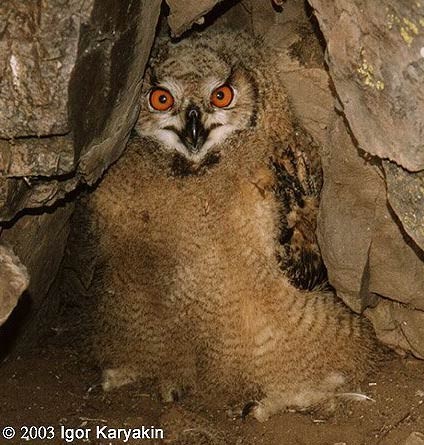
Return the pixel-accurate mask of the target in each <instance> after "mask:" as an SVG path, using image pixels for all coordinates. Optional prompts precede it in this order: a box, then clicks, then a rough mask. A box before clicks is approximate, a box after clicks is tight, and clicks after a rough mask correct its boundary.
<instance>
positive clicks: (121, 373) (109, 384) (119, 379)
mask: <svg viewBox="0 0 424 445" xmlns="http://www.w3.org/2000/svg"><path fill="white" fill-rule="evenodd" d="M137 378H138V373H136V372H135V371H133V370H131V369H128V368H110V369H105V370H104V371H103V375H102V388H103V391H111V390H112V389H116V388H119V387H121V386H124V385H128V384H130V383H133V382H135V381H136V380H137Z"/></svg>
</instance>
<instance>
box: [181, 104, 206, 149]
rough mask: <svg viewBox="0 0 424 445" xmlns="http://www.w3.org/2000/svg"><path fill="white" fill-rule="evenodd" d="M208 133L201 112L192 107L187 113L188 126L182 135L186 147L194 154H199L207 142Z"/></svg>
mask: <svg viewBox="0 0 424 445" xmlns="http://www.w3.org/2000/svg"><path fill="white" fill-rule="evenodd" d="M205 136H206V131H205V127H204V126H203V124H202V121H201V119H200V111H199V109H198V108H197V107H194V106H191V107H189V108H188V109H187V112H186V125H185V128H184V131H183V133H182V140H183V142H184V145H185V146H186V147H187V148H188V149H189V150H190V151H191V152H192V153H197V152H198V151H199V150H200V148H201V146H202V145H203V142H204V141H205Z"/></svg>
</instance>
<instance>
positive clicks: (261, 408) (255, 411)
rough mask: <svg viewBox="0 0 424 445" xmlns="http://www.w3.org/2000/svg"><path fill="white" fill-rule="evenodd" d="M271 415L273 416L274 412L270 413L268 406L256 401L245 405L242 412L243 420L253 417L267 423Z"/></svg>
mask: <svg viewBox="0 0 424 445" xmlns="http://www.w3.org/2000/svg"><path fill="white" fill-rule="evenodd" d="M271 414H273V412H270V411H269V408H267V406H266V404H264V403H263V402H258V401H256V400H255V401H251V402H248V403H246V405H244V408H243V410H242V412H241V418H242V419H243V420H245V419H246V417H247V416H249V415H251V416H252V417H254V418H255V419H256V420H258V421H259V422H266V421H267V420H268V419H269V417H270V415H271Z"/></svg>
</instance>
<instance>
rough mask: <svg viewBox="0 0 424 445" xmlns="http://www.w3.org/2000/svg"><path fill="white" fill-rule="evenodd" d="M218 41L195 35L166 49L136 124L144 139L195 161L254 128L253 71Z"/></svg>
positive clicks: (150, 75)
mask: <svg viewBox="0 0 424 445" xmlns="http://www.w3.org/2000/svg"><path fill="white" fill-rule="evenodd" d="M217 42H218V41H217V40H215V41H213V40H212V41H211V37H210V36H208V37H193V38H191V39H189V40H186V41H182V42H180V43H178V44H172V43H167V44H165V45H163V46H162V47H161V49H160V50H159V52H158V54H157V56H156V57H155V58H154V59H153V63H152V66H151V68H150V70H149V72H148V74H147V76H146V78H147V85H146V86H145V88H144V95H143V96H142V103H141V111H140V116H139V119H138V122H137V125H136V130H137V131H138V133H139V134H140V135H142V136H144V137H149V138H152V139H154V140H156V141H157V142H158V143H159V145H160V146H161V148H162V149H163V150H167V151H170V152H177V153H179V154H180V155H182V156H183V157H184V158H186V159H187V160H189V161H190V162H193V163H201V162H202V160H203V159H204V158H205V157H206V155H207V154H208V153H209V152H210V151H211V150H217V149H218V150H219V149H220V147H222V144H223V142H224V141H226V140H227V139H228V138H230V137H231V136H233V135H235V134H236V133H238V132H240V131H243V130H245V129H248V128H250V127H252V126H254V125H255V118H256V107H257V105H256V104H257V94H258V91H257V88H256V85H255V83H254V81H253V79H252V76H251V73H250V72H249V70H248V69H246V67H245V66H244V65H243V63H242V61H241V60H239V58H238V57H236V55H231V54H230V53H231V50H230V51H223V45H219V44H218V43H217ZM231 43H232V44H233V45H234V42H231ZM231 56H232V57H231Z"/></svg>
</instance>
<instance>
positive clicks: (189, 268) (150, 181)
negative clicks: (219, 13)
mask: <svg viewBox="0 0 424 445" xmlns="http://www.w3.org/2000/svg"><path fill="white" fill-rule="evenodd" d="M276 63H277V62H276V59H275V54H274V53H273V51H272V49H269V48H267V47H266V45H265V44H264V43H263V42H261V41H260V40H257V39H255V38H253V37H251V36H249V35H248V34H246V33H243V32H241V33H236V32H232V31H222V30H221V31H220V32H212V31H210V32H208V33H205V34H197V35H192V36H190V37H189V38H186V39H184V40H182V41H180V42H178V43H172V42H161V43H159V45H158V49H157V50H156V51H155V52H154V54H153V56H152V60H151V62H150V68H149V70H148V72H147V73H146V75H145V82H144V87H143V94H142V96H141V100H140V114H139V118H138V121H137V123H136V127H135V130H136V133H137V135H136V136H134V137H133V138H132V139H131V141H130V143H129V144H128V147H127V149H126V152H125V154H124V156H122V157H121V158H120V159H119V161H118V162H117V163H116V164H114V165H113V166H112V168H111V169H110V170H109V171H108V173H107V174H106V175H105V177H104V178H103V179H102V181H101V182H100V184H98V186H97V188H96V190H95V191H94V192H93V193H91V194H90V195H89V196H88V197H87V198H85V199H84V200H82V202H81V204H80V206H79V210H78V213H77V215H76V221H77V226H76V230H75V231H74V232H75V233H76V234H74V237H75V240H74V243H73V244H74V246H75V247H74V248H76V249H86V251H87V252H89V253H87V255H88V256H90V258H91V257H94V258H95V262H96V266H95V268H93V276H94V279H93V282H92V285H91V288H90V289H89V292H88V293H89V298H87V305H88V306H87V307H88V309H86V310H85V313H86V314H88V317H89V318H90V319H91V321H90V323H91V324H90V328H89V329H88V331H87V337H89V338H90V342H91V348H92V352H93V354H94V356H95V358H96V360H97V361H98V363H99V365H100V366H101V368H102V369H103V383H102V385H103V388H104V389H105V390H111V389H113V388H117V387H119V386H122V385H125V384H128V383H133V382H137V381H148V382H151V384H152V385H153V386H154V387H155V388H157V390H158V391H159V393H160V395H161V397H162V399H163V400H164V401H165V402H171V401H175V400H178V399H179V398H180V397H182V396H183V395H185V394H187V396H188V397H190V396H191V397H199V398H200V399H202V400H209V399H211V398H213V399H214V400H216V398H217V397H219V399H220V400H221V402H222V403H223V404H224V405H228V406H232V405H235V406H238V407H240V411H241V412H242V413H243V414H249V415H252V416H253V417H255V418H256V419H258V420H259V421H264V420H266V419H268V418H269V416H271V415H272V414H274V413H276V412H279V411H282V410H285V409H288V408H291V409H296V410H314V409H320V408H321V409H328V407H333V406H335V403H336V402H337V401H338V400H339V399H340V398H343V396H344V395H345V394H347V393H350V392H352V391H356V390H357V387H358V385H359V383H360V382H361V380H363V379H364V377H365V375H366V373H367V372H368V371H369V370H370V369H371V368H372V367H373V363H374V361H375V357H376V355H377V354H376V350H377V346H376V340H375V338H374V336H373V334H372V330H371V328H370V327H369V325H368V324H367V322H366V321H365V320H363V319H361V318H360V317H358V316H357V315H355V314H353V313H351V312H350V311H349V310H348V309H347V308H346V307H345V306H344V305H343V304H342V303H341V302H339V301H338V300H337V299H336V298H335V297H334V295H332V294H331V293H328V292H325V291H323V290H319V289H321V288H322V286H320V285H319V284H320V283H321V282H322V281H323V280H324V279H325V272H324V271H323V266H322V263H321V260H320V256H319V249H318V247H317V244H316V241H315V221H316V211H317V206H318V195H319V190H320V187H321V179H320V178H321V176H320V175H321V173H320V166H319V156H318V152H317V147H316V146H315V145H314V144H313V142H312V141H311V139H310V138H309V137H308V136H307V135H306V134H305V132H304V131H303V130H302V128H301V127H300V126H299V125H297V124H296V122H295V119H294V117H293V115H292V113H291V112H290V107H289V104H288V100H287V97H286V95H285V92H284V90H283V88H282V87H281V84H280V82H279V81H278V77H277V73H276V69H277V64H276ZM80 255H81V253H80ZM81 264H85V263H84V262H83V261H81Z"/></svg>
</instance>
